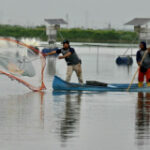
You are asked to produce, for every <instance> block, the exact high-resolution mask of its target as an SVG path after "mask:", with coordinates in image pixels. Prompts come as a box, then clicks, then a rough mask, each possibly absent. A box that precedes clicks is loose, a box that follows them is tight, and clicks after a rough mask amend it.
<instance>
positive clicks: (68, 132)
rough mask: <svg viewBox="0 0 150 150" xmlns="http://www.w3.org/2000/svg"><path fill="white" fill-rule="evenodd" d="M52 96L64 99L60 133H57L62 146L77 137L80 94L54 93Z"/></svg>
mask: <svg viewBox="0 0 150 150" xmlns="http://www.w3.org/2000/svg"><path fill="white" fill-rule="evenodd" d="M53 96H55V98H56V96H59V97H60V96H63V98H64V99H65V102H64V103H65V104H64V105H65V106H64V111H63V115H62V117H61V121H60V128H59V130H60V131H58V132H59V134H60V138H61V141H62V144H65V143H67V140H68V139H70V138H73V137H76V136H77V135H76V133H77V130H78V129H79V127H78V125H79V122H80V107H81V100H82V92H78V93H77V92H76V93H70V92H67V93H64V92H63V93H62V92H54V93H53ZM64 146H65V145H64Z"/></svg>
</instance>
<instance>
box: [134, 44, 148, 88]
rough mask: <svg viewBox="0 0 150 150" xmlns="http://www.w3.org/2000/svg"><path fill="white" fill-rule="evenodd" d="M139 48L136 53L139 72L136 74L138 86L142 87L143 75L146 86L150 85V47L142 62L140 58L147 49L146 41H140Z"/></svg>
mask: <svg viewBox="0 0 150 150" xmlns="http://www.w3.org/2000/svg"><path fill="white" fill-rule="evenodd" d="M139 47H140V50H139V51H138V52H137V54H136V61H137V64H138V65H139V66H140V67H139V74H138V82H139V83H138V86H139V87H143V82H144V77H145V76H146V83H147V86H149V87H150V48H148V53H147V54H146V56H145V58H144V60H143V62H142V64H141V60H142V58H143V56H144V54H145V52H146V50H147V46H146V42H141V43H140V45H139Z"/></svg>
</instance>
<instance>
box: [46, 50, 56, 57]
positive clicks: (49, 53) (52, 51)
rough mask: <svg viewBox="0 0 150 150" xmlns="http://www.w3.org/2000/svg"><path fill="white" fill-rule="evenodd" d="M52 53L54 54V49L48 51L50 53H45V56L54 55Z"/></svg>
mask: <svg viewBox="0 0 150 150" xmlns="http://www.w3.org/2000/svg"><path fill="white" fill-rule="evenodd" d="M54 54H56V51H52V52H50V53H46V54H45V56H48V55H54Z"/></svg>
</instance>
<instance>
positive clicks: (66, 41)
mask: <svg viewBox="0 0 150 150" xmlns="http://www.w3.org/2000/svg"><path fill="white" fill-rule="evenodd" d="M65 43H66V44H70V42H69V41H68V40H64V41H63V42H62V44H65Z"/></svg>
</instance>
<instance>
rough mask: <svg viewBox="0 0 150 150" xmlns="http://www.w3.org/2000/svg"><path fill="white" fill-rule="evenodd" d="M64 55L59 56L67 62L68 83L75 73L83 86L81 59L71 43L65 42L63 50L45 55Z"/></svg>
mask: <svg viewBox="0 0 150 150" xmlns="http://www.w3.org/2000/svg"><path fill="white" fill-rule="evenodd" d="M56 53H57V54H60V53H61V54H62V56H59V57H58V58H59V59H65V60H66V62H67V77H66V81H67V82H69V81H70V80H71V76H72V73H73V71H75V72H76V75H77V77H78V80H79V83H81V84H83V79H82V68H81V59H80V58H79V57H78V55H77V53H76V51H75V49H74V48H72V47H71V46H70V42H69V41H68V40H64V41H63V48H61V49H58V50H56V51H52V52H50V53H47V54H44V55H45V56H48V55H54V54H56Z"/></svg>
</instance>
